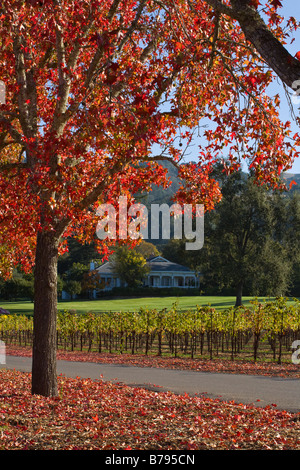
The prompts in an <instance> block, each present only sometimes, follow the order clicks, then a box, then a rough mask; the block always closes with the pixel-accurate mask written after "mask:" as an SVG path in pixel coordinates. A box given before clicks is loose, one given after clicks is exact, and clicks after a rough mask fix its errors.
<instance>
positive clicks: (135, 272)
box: [112, 246, 150, 287]
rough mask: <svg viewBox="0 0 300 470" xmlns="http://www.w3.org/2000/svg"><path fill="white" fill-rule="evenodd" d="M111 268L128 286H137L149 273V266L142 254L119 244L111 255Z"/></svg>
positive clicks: (141, 283)
mask: <svg viewBox="0 0 300 470" xmlns="http://www.w3.org/2000/svg"><path fill="white" fill-rule="evenodd" d="M112 263H113V269H114V272H115V273H116V274H118V275H119V276H120V279H121V280H122V281H124V282H126V284H127V285H128V287H139V286H141V285H143V280H144V278H145V277H146V275H147V274H148V273H149V271H150V270H149V267H148V265H147V263H146V260H145V258H144V256H143V255H141V254H139V253H138V252H136V251H135V250H129V249H128V248H127V247H124V246H120V247H118V248H117V249H116V252H115V253H114V255H113V256H112Z"/></svg>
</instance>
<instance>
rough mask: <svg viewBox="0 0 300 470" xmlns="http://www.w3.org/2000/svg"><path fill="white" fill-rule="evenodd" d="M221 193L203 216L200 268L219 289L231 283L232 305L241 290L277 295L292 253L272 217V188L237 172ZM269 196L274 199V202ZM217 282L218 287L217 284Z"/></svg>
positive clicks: (275, 208)
mask: <svg viewBox="0 0 300 470" xmlns="http://www.w3.org/2000/svg"><path fill="white" fill-rule="evenodd" d="M222 194H223V199H222V201H221V203H220V204H219V205H218V207H217V209H216V210H215V211H213V212H211V213H210V214H209V215H208V217H207V222H206V243H205V247H204V250H203V253H202V254H201V255H202V272H203V274H204V278H206V282H207V284H208V285H209V284H211V285H213V286H214V287H215V289H216V288H217V289H218V290H219V291H220V290H222V289H223V288H224V287H227V288H228V287H229V288H230V287H231V288H233V287H234V288H235V291H236V306H239V305H241V304H242V295H243V290H245V289H246V290H247V292H248V293H251V294H253V295H282V294H285V293H286V292H287V290H288V287H289V284H290V280H291V271H292V259H291V257H290V256H288V245H287V244H286V243H284V242H285V240H284V238H282V236H281V235H282V233H283V223H284V227H285V230H287V229H288V227H287V222H286V219H285V220H284V221H283V220H282V221H281V223H280V224H279V221H278V219H277V215H278V207H279V201H280V200H281V203H282V204H283V206H284V207H285V208H286V205H285V201H284V199H283V198H282V197H281V199H279V198H276V195H274V193H273V192H272V191H267V190H266V189H265V188H263V187H259V186H257V185H254V184H253V180H252V177H251V176H249V175H244V174H243V173H241V172H237V173H235V174H234V175H231V177H230V178H228V179H227V180H226V181H224V182H223V184H222ZM274 199H276V204H275V201H274ZM217 286H218V287H217Z"/></svg>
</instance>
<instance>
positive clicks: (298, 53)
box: [295, 51, 300, 60]
mask: <svg viewBox="0 0 300 470" xmlns="http://www.w3.org/2000/svg"><path fill="white" fill-rule="evenodd" d="M295 57H296V58H297V59H298V60H300V51H298V52H297V54H296V55H295Z"/></svg>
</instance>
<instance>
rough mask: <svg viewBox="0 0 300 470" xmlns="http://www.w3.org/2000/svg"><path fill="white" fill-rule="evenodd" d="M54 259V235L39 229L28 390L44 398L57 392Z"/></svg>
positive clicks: (56, 245)
mask: <svg viewBox="0 0 300 470" xmlns="http://www.w3.org/2000/svg"><path fill="white" fill-rule="evenodd" d="M57 260H58V239H57V237H56V236H55V234H53V233H52V232H39V233H38V236H37V247H36V259H35V283H34V290H35V293H34V316H33V352H32V393H33V394H37V395H43V396H45V397H51V396H56V395H57V373H56V318H57Z"/></svg>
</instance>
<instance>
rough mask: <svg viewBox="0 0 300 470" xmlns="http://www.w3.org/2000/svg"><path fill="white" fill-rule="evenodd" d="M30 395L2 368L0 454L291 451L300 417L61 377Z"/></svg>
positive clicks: (24, 381)
mask: <svg viewBox="0 0 300 470" xmlns="http://www.w3.org/2000/svg"><path fill="white" fill-rule="evenodd" d="M58 387H59V397H55V398H45V397H42V396H39V395H31V391H30V388H31V376H30V374H28V373H22V372H17V371H11V370H6V369H0V449H5V450H17V449H19V450H92V449H95V450H109V449H113V450H114V449H116V450H122V449H133V450H147V449H152V450H154V449H155V450H168V449H172V450H178V449H179V450H209V449H216V450H222V449H224V450H230V449H245V450H256V449H260V450H294V449H297V448H298V449H299V446H300V435H299V431H300V421H299V419H300V416H299V415H294V414H291V413H289V412H287V411H280V410H276V409H275V408H274V407H272V406H268V407H266V408H256V407H254V406H252V405H251V406H250V405H242V404H236V403H234V402H227V403H224V402H221V401H219V400H212V399H209V398H205V397H190V396H188V395H175V394H173V393H170V392H163V393H161V392H152V391H148V390H145V389H140V388H132V387H129V386H126V385H121V384H113V383H110V382H102V381H101V380H99V381H97V380H91V379H80V378H76V379H71V378H66V377H63V376H59V377H58Z"/></svg>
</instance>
